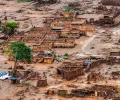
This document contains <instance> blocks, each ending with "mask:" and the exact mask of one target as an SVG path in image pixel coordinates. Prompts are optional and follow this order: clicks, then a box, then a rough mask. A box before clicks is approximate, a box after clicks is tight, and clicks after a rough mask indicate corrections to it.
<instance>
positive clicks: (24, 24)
mask: <svg viewBox="0 0 120 100" xmlns="http://www.w3.org/2000/svg"><path fill="white" fill-rule="evenodd" d="M74 1H78V2H80V3H81V5H82V8H84V10H85V12H86V14H85V15H81V17H84V18H91V17H93V18H99V17H100V16H101V15H98V14H95V12H94V9H93V8H94V7H97V5H98V2H99V1H100V0H60V2H57V3H56V4H53V5H45V6H41V7H38V8H37V10H35V9H36V8H35V6H33V4H34V2H24V3H18V2H17V0H0V20H4V12H6V15H7V17H8V21H17V22H19V28H18V31H19V32H27V31H29V30H30V29H31V28H32V25H33V26H43V20H44V19H45V17H50V16H55V14H54V13H55V12H56V11H57V10H64V9H65V8H64V7H65V6H67V5H68V4H69V2H74ZM93 13H94V14H93ZM89 14H91V15H90V16H89ZM108 30H109V31H108ZM119 31H120V30H119V26H118V27H115V28H110V29H108V28H107V29H106V28H99V27H96V31H95V32H93V33H88V37H81V38H80V39H77V40H76V44H77V45H76V47H75V48H73V49H55V50H56V52H57V53H58V54H65V53H66V52H68V53H70V54H72V53H76V52H78V53H83V54H85V55H87V54H88V55H104V54H107V52H108V51H109V50H110V49H111V48H117V47H118V45H114V43H116V42H117V41H116V40H118V39H119V36H120V35H119ZM107 32H110V33H111V34H112V37H113V38H112V39H111V40H109V39H108V38H107V36H106V35H105V34H106V33H107ZM91 47H93V49H91ZM5 61H7V58H6V56H3V54H2V53H0V69H2V71H3V70H5V69H6V68H9V67H11V66H13V64H14V63H13V62H8V64H5V63H4V62H5ZM60 63H61V62H56V61H55V63H54V64H50V65H49V64H32V65H30V66H26V67H29V68H31V69H33V70H34V71H37V72H39V73H41V72H46V75H47V79H48V86H47V87H46V88H39V89H38V91H37V92H36V91H34V90H32V89H31V90H30V91H29V92H27V93H25V95H24V96H16V93H17V92H18V91H20V90H24V89H26V87H21V86H16V85H12V84H11V83H10V81H6V80H4V81H0V99H1V100H3V99H4V100H9V99H10V100H104V99H102V98H95V97H93V98H66V99H65V98H61V97H58V96H56V95H55V96H46V95H45V94H44V92H45V90H47V89H49V88H51V87H54V88H55V89H56V90H57V89H71V88H70V87H68V86H67V85H69V84H72V85H76V86H77V88H83V87H89V86H91V85H93V84H103V85H106V80H104V81H99V82H97V83H91V84H87V81H86V75H85V76H83V77H78V78H77V79H74V80H72V81H66V80H62V79H61V77H57V76H56V68H57V66H58V65H59V64H60ZM109 67H111V69H109ZM106 70H108V71H109V70H110V72H111V71H113V70H114V71H116V70H120V67H119V65H114V66H106V67H105V68H104V66H101V68H98V69H93V71H100V72H101V73H102V74H105V73H106ZM107 81H108V82H107V84H108V85H114V86H115V85H118V86H120V81H119V80H107ZM31 83H33V85H34V84H35V83H34V81H32V82H31ZM8 98H9V99H8ZM20 98H23V99H20Z"/></svg>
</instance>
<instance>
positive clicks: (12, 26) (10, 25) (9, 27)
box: [5, 22, 18, 35]
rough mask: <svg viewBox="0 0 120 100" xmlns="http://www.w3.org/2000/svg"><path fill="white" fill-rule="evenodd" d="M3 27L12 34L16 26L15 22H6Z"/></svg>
mask: <svg viewBox="0 0 120 100" xmlns="http://www.w3.org/2000/svg"><path fill="white" fill-rule="evenodd" d="M5 27H6V29H7V33H8V34H10V35H12V34H14V33H15V30H16V28H17V27H18V26H17V22H6V23H5Z"/></svg>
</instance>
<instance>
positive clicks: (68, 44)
mask: <svg viewBox="0 0 120 100" xmlns="http://www.w3.org/2000/svg"><path fill="white" fill-rule="evenodd" d="M74 47H75V40H74V39H58V40H55V41H54V42H53V48H74Z"/></svg>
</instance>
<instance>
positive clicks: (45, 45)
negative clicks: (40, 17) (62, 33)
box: [31, 42, 52, 53]
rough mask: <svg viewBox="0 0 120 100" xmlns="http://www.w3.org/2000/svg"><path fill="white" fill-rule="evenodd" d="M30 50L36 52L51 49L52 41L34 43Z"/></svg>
mask: <svg viewBox="0 0 120 100" xmlns="http://www.w3.org/2000/svg"><path fill="white" fill-rule="evenodd" d="M31 49H32V52H33V53H37V52H40V51H44V50H51V49H52V43H45V42H42V43H41V44H34V45H32V46H31Z"/></svg>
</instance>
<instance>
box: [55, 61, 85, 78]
mask: <svg viewBox="0 0 120 100" xmlns="http://www.w3.org/2000/svg"><path fill="white" fill-rule="evenodd" d="M82 65H83V61H81V62H74V63H73V61H67V62H63V63H62V64H61V65H60V66H59V67H58V68H57V74H58V75H61V76H62V78H63V79H66V80H72V79H74V78H76V77H78V76H80V75H83V74H84V72H83V67H82Z"/></svg>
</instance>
